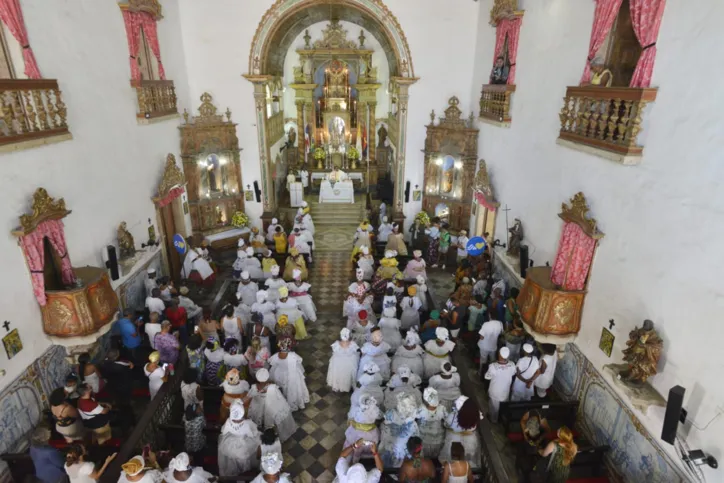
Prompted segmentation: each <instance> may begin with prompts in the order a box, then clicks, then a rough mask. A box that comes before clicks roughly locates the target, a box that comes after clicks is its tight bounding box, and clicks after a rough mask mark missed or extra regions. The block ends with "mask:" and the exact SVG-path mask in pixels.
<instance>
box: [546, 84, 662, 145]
mask: <svg viewBox="0 0 724 483" xmlns="http://www.w3.org/2000/svg"><path fill="white" fill-rule="evenodd" d="M656 93H657V89H655V88H653V89H651V88H650V89H638V88H629V87H596V86H580V87H579V86H575V87H568V88H567V90H566V97H565V98H564V99H563V109H561V113H560V115H559V117H560V119H561V131H560V134H559V138H560V139H563V140H567V141H571V142H574V143H578V144H583V145H588V146H591V147H594V148H598V149H603V150H606V151H611V152H614V153H618V154H621V155H625V156H640V155H641V154H642V152H643V149H644V147H643V146H641V145H639V144H638V135H639V134H640V133H641V130H642V127H641V123H642V115H643V111H644V108H645V107H646V105H647V104H648V103H649V102H653V101H655V100H656Z"/></svg>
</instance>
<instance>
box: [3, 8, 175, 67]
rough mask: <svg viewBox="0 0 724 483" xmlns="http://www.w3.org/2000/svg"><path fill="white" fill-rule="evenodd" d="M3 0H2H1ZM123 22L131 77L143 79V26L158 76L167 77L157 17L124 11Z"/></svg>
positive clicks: (144, 13)
mask: <svg viewBox="0 0 724 483" xmlns="http://www.w3.org/2000/svg"><path fill="white" fill-rule="evenodd" d="M0 1H1V0H0ZM123 22H124V23H125V24H126V39H127V40H128V52H129V55H130V59H129V60H130V62H131V79H132V80H140V79H141V69H139V68H138V62H137V60H136V58H137V57H138V51H139V49H140V47H141V28H143V33H144V34H145V36H146V40H147V41H148V46H149V47H150V48H151V51H152V52H153V55H154V57H156V62H157V64H158V76H159V78H160V79H161V80H165V79H166V71H165V70H164V68H163V63H162V62H161V48H160V46H159V43H158V31H157V29H156V19H154V18H153V17H152V16H151V14H149V13H146V12H129V11H128V10H124V11H123Z"/></svg>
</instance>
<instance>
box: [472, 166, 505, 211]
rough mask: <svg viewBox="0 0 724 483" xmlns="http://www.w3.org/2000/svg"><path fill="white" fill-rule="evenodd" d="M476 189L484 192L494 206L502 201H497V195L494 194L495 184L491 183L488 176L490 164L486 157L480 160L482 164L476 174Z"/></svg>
mask: <svg viewBox="0 0 724 483" xmlns="http://www.w3.org/2000/svg"><path fill="white" fill-rule="evenodd" d="M474 183H475V185H474V186H475V190H476V191H479V192H480V193H482V194H483V196H484V197H485V198H486V200H487V201H488V202H490V203H491V204H493V205H494V206H496V207H498V206H500V203H498V202H497V201H495V195H494V194H493V185H492V184H491V183H490V177H489V176H488V166H487V164H486V163H485V160H484V159H481V160H480V166H479V167H478V173H477V174H476V175H475V181H474Z"/></svg>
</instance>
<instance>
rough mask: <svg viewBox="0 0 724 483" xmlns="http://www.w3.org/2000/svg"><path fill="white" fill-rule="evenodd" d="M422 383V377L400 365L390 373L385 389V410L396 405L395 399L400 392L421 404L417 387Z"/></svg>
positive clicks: (420, 396)
mask: <svg viewBox="0 0 724 483" xmlns="http://www.w3.org/2000/svg"><path fill="white" fill-rule="evenodd" d="M420 384H422V379H420V376H417V375H415V374H413V373H412V371H410V368H409V367H407V366H400V367H399V368H398V369H397V372H396V373H395V374H393V375H392V377H391V378H390V381H389V382H388V383H387V389H385V404H384V406H385V411H389V410H390V409H393V408H395V406H397V399H398V398H399V397H400V394H404V395H406V396H410V397H411V398H413V399H414V400H415V404H416V405H417V406H419V405H420V404H422V394H421V393H420V389H418V387H419V386H420Z"/></svg>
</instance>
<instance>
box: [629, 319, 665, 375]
mask: <svg viewBox="0 0 724 483" xmlns="http://www.w3.org/2000/svg"><path fill="white" fill-rule="evenodd" d="M663 348H664V342H663V341H662V340H661V337H659V334H658V333H657V332H656V330H654V323H653V322H652V321H650V320H644V325H643V327H641V328H640V329H639V328H638V327H636V328H634V330H632V331H631V332H629V334H628V341H627V342H626V348H625V349H624V350H623V360H624V361H626V363H627V364H628V370H627V371H624V372H622V373H621V378H622V379H624V380H625V381H627V382H629V383H633V384H643V383H645V382H646V380H647V379H648V378H649V377H651V376H653V375H655V374H656V372H657V365H658V363H659V359H660V358H661V351H662V349H663Z"/></svg>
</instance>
